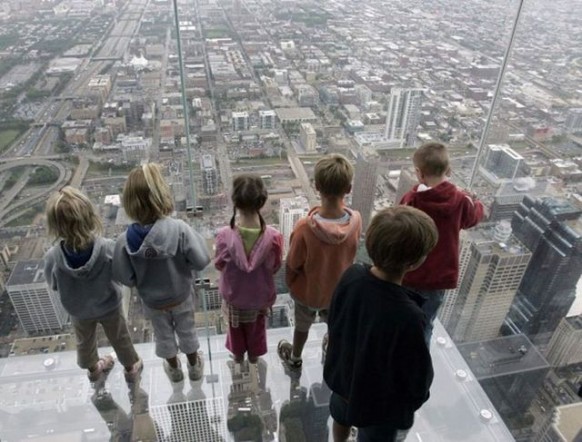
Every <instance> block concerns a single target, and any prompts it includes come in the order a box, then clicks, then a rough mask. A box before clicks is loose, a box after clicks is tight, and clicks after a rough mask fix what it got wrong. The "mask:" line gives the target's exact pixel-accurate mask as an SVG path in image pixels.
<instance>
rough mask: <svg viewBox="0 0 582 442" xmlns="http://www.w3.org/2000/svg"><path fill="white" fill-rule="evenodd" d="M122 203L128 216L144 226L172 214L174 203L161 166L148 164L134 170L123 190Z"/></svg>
mask: <svg viewBox="0 0 582 442" xmlns="http://www.w3.org/2000/svg"><path fill="white" fill-rule="evenodd" d="M122 203H123V208H124V209H125V212H126V213H127V216H129V217H130V218H131V219H133V220H135V221H137V222H138V223H140V224H142V225H145V224H152V223H154V222H156V220H158V219H160V218H163V217H164V216H168V215H169V214H171V213H172V211H173V210H174V203H173V200H172V195H171V193H170V188H169V187H168V184H167V183H166V181H165V180H164V177H163V176H162V171H161V169H160V166H159V165H157V164H156V163H147V164H144V165H142V166H138V167H136V168H135V169H133V170H132V171H131V172H130V173H129V176H128V177H127V181H126V182H125V187H124V188H123V195H122Z"/></svg>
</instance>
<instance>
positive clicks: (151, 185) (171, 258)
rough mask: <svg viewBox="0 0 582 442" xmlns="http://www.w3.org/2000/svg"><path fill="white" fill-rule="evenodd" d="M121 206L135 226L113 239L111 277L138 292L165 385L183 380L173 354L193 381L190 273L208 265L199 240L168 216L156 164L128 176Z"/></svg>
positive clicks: (199, 366)
mask: <svg viewBox="0 0 582 442" xmlns="http://www.w3.org/2000/svg"><path fill="white" fill-rule="evenodd" d="M122 202H123V207H124V209H125V212H126V213H127V215H128V216H129V217H130V218H131V219H133V220H134V221H136V222H135V223H133V224H131V225H130V226H129V227H128V229H127V232H126V233H124V234H122V235H120V236H119V237H118V238H117V244H116V245H115V254H114V258H113V262H114V278H115V279H116V280H117V281H119V282H121V283H122V284H125V285H127V286H129V287H135V288H136V289H137V292H138V294H139V296H140V297H141V299H142V301H143V305H144V309H145V314H146V316H147V317H148V318H149V319H150V320H151V322H152V326H153V329H154V336H155V342H156V355H157V356H158V357H160V358H163V359H165V361H164V370H165V371H166V374H167V375H168V377H169V378H170V381H172V382H180V381H182V380H183V379H184V374H183V372H182V368H181V363H180V359H179V358H178V349H180V350H182V352H183V353H185V354H186V357H187V359H188V375H189V378H190V379H191V380H193V381H196V380H198V379H200V378H201V377H202V374H203V360H202V356H201V355H200V354H198V348H199V347H200V345H199V343H198V337H197V336H196V328H195V324H194V302H193V299H192V279H193V277H192V271H195V270H203V269H204V268H205V267H206V266H207V265H208V263H209V262H210V257H209V255H208V250H207V248H206V244H205V242H204V239H203V238H202V236H200V234H198V233H197V232H195V231H194V230H192V229H191V228H190V226H189V225H188V224H186V223H185V222H184V221H181V220H177V219H174V218H171V217H170V216H169V215H170V214H171V213H172V212H173V210H174V207H173V201H172V195H171V194H170V189H169V187H168V185H167V184H166V182H165V181H164V178H163V177H162V173H161V171H160V167H159V166H158V165H157V164H154V163H149V164H144V165H142V166H138V167H136V168H135V169H133V170H132V171H131V173H130V174H129V176H128V178H127V181H126V183H125V188H124V189H123V197H122ZM176 336H177V338H178V341H177V342H176Z"/></svg>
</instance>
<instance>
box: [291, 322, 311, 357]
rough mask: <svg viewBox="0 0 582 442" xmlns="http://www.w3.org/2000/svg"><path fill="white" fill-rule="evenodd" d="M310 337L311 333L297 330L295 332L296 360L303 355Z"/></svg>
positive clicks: (294, 353) (294, 350) (294, 354)
mask: <svg viewBox="0 0 582 442" xmlns="http://www.w3.org/2000/svg"><path fill="white" fill-rule="evenodd" d="M308 337H309V332H302V331H299V330H297V329H295V331H294V332H293V356H294V357H295V358H300V357H301V354H302V353H303V347H305V343H306V342H307V338H308Z"/></svg>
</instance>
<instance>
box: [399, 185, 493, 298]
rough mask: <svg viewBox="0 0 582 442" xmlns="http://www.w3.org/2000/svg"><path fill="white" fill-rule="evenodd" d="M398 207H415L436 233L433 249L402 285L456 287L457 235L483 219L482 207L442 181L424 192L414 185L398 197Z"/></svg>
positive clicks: (435, 287)
mask: <svg viewBox="0 0 582 442" xmlns="http://www.w3.org/2000/svg"><path fill="white" fill-rule="evenodd" d="M400 204H405V205H407V206H412V207H416V208H417V209H420V210H422V211H423V212H425V213H426V214H427V215H429V216H430V217H431V218H432V219H433V221H434V222H435V224H436V226H437V229H438V231H439V240H438V242H437V245H436V247H435V248H434V249H433V250H432V252H431V253H429V254H428V257H427V258H426V261H425V262H424V263H423V264H422V265H421V266H420V267H419V268H418V269H416V270H415V271H413V272H409V273H407V274H406V275H405V276H404V281H403V283H402V285H404V286H406V287H411V288H414V289H417V290H444V289H454V288H456V287H457V280H458V278H459V233H460V231H461V229H468V228H470V227H473V226H475V225H476V224H478V223H479V222H480V221H481V219H482V218H483V204H482V203H481V202H480V201H478V200H474V199H473V198H471V197H470V196H469V195H468V194H466V193H465V192H463V191H462V190H460V189H459V188H458V187H457V186H455V185H454V184H452V183H450V182H448V181H443V182H442V183H440V184H438V185H437V186H435V187H432V188H429V189H428V190H422V191H418V185H416V186H414V188H413V189H412V190H411V191H410V192H408V193H406V194H405V195H404V196H403V197H402V201H400Z"/></svg>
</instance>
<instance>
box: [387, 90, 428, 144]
mask: <svg viewBox="0 0 582 442" xmlns="http://www.w3.org/2000/svg"><path fill="white" fill-rule="evenodd" d="M421 105H422V89H399V88H393V89H392V90H391V91H390V101H389V103H388V114H387V116H386V128H385V131H384V138H385V139H386V140H387V141H390V142H394V143H395V145H397V147H401V148H402V147H405V146H414V144H415V143H416V128H417V126H418V124H419V123H420V110H421V109H420V108H421Z"/></svg>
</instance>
